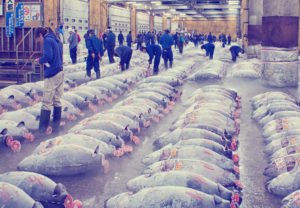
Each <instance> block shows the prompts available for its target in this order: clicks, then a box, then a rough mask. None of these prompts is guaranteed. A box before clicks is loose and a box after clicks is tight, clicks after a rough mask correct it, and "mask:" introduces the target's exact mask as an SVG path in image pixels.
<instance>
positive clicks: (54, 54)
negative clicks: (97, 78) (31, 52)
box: [35, 27, 64, 134]
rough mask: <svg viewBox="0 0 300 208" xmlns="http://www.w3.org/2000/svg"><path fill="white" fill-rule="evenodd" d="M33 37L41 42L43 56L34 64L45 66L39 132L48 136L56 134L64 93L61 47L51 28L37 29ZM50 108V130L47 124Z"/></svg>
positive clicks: (48, 122)
mask: <svg viewBox="0 0 300 208" xmlns="http://www.w3.org/2000/svg"><path fill="white" fill-rule="evenodd" d="M35 37H36V40H37V41H41V42H43V56H42V57H40V58H38V59H36V60H35V62H37V63H39V64H42V65H44V66H45V68H44V90H43V100H42V109H41V114H40V123H39V131H40V133H42V134H44V133H48V134H50V133H51V131H54V132H56V133H58V132H57V131H58V130H59V126H60V120H61V113H62V107H61V106H62V104H61V96H62V95H63V92H64V73H63V46H62V43H61V42H60V40H59V39H58V37H57V36H56V35H55V34H54V32H53V31H52V29H51V28H44V27H39V28H37V29H36V31H35ZM52 107H53V120H52V128H51V127H50V126H49V124H50V115H51V108H52Z"/></svg>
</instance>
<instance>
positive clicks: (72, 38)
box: [68, 28, 78, 64]
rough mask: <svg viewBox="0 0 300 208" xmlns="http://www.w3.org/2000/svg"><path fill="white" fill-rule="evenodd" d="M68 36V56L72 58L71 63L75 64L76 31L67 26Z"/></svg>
mask: <svg viewBox="0 0 300 208" xmlns="http://www.w3.org/2000/svg"><path fill="white" fill-rule="evenodd" d="M68 31H69V34H70V36H69V38H68V42H69V49H70V57H71V60H72V64H76V63H77V45H78V37H77V35H76V33H75V32H74V31H73V30H72V29H71V28H69V30H68Z"/></svg>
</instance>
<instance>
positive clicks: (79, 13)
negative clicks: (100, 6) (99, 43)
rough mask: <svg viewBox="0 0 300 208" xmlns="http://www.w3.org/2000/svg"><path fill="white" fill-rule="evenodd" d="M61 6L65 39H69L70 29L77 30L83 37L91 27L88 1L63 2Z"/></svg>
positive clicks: (72, 0)
mask: <svg viewBox="0 0 300 208" xmlns="http://www.w3.org/2000/svg"><path fill="white" fill-rule="evenodd" d="M61 4H62V5H61V6H62V19H63V22H64V30H65V38H68V37H69V34H68V29H69V28H73V29H77V30H78V32H79V34H80V35H81V37H83V35H84V34H85V32H86V31H87V30H88V25H89V21H88V20H89V5H88V0H62V2H61Z"/></svg>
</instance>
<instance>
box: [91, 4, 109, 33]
mask: <svg viewBox="0 0 300 208" xmlns="http://www.w3.org/2000/svg"><path fill="white" fill-rule="evenodd" d="M107 6H108V5H107V2H106V1H105V0H90V1H89V28H90V29H94V30H95V31H96V34H98V32H102V33H104V32H105V31H106V28H107V19H108V13H107Z"/></svg>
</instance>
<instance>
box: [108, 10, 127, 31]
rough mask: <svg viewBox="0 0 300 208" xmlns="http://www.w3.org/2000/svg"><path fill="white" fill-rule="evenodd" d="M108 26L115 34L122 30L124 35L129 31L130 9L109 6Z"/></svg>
mask: <svg viewBox="0 0 300 208" xmlns="http://www.w3.org/2000/svg"><path fill="white" fill-rule="evenodd" d="M109 26H110V27H111V28H112V31H113V32H114V33H115V34H118V33H119V31H122V32H123V34H124V35H126V34H127V33H128V32H129V31H130V10H129V9H126V8H122V7H116V6H111V7H110V8H109Z"/></svg>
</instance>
